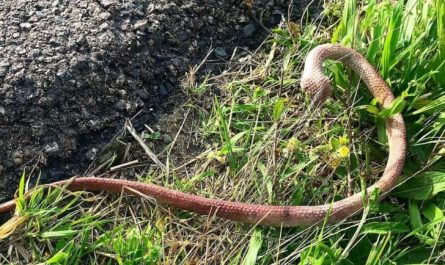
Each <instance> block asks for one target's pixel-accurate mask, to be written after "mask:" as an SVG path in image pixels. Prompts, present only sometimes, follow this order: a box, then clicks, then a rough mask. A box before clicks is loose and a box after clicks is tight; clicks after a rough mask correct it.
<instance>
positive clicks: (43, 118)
mask: <svg viewBox="0 0 445 265" xmlns="http://www.w3.org/2000/svg"><path fill="white" fill-rule="evenodd" d="M290 2H291V1H289V0H287V1H269V0H257V1H255V2H254V6H253V10H252V11H253V12H247V8H246V5H245V3H244V1H239V0H238V1H235V0H231V1H214V0H182V1H171V0H169V1H167V0H155V1H142V0H133V1H118V0H96V1H91V0H75V1H68V0H51V1H49V0H38V1H35V0H27V1H18V0H6V1H2V2H1V3H0V150H1V152H0V201H4V200H5V199H7V198H10V197H11V196H12V194H13V192H14V190H15V188H13V187H17V182H18V176H19V175H20V172H21V171H22V170H23V168H24V167H26V166H33V167H35V168H36V169H38V170H41V172H42V178H41V179H42V181H43V182H47V181H53V180H58V179H62V178H66V177H69V176H71V175H73V174H79V173H82V171H83V170H85V169H86V167H87V166H88V164H89V163H91V161H92V160H93V159H94V157H95V155H96V153H97V152H98V150H100V149H101V148H102V147H103V146H104V144H106V143H107V142H109V141H110V139H111V138H112V137H113V135H115V134H116V132H117V131H118V130H119V129H121V128H122V125H123V122H124V120H125V119H126V118H129V117H133V116H134V115H135V114H138V115H137V116H136V118H135V119H134V124H135V127H136V129H140V128H142V127H143V125H144V124H150V123H153V122H155V121H156V120H157V118H158V117H159V115H160V114H161V113H164V112H168V111H170V110H171V109H173V108H174V106H175V105H176V103H177V101H176V100H175V101H172V100H170V101H168V100H167V99H168V98H169V97H170V96H171V95H172V94H177V93H178V91H179V88H180V82H179V78H180V77H181V76H183V75H184V73H185V72H186V71H187V70H188V69H189V68H190V67H192V66H193V65H196V64H199V63H200V62H201V61H202V60H203V59H204V58H205V56H206V54H207V53H208V51H209V49H210V48H211V47H212V48H214V52H213V53H212V55H211V56H210V57H209V62H210V63H207V64H206V66H205V67H204V68H202V71H203V72H209V71H212V72H214V73H217V72H219V71H220V69H222V68H223V67H224V62H226V61H227V60H228V59H229V58H230V56H231V54H232V52H233V50H234V48H235V47H242V48H243V49H244V50H249V49H254V48H256V47H257V45H258V44H259V43H261V41H263V39H264V37H265V36H266V34H267V33H266V32H265V31H264V30H262V28H261V27H260V26H259V25H258V23H257V22H256V21H255V19H252V14H253V16H254V17H257V18H259V19H260V20H261V21H262V23H263V24H264V25H265V26H266V27H269V26H273V25H276V24H277V23H278V22H279V21H280V20H281V17H282V16H284V17H287V15H288V5H289V3H290ZM308 2H310V1H299V2H298V6H294V8H293V11H292V14H291V16H293V17H295V18H297V17H299V15H300V14H301V13H302V10H303V9H304V8H305V7H306V5H307V4H308ZM296 5H297V3H296ZM314 7H315V6H314ZM177 98H178V97H176V99H177ZM179 98H180V97H179ZM168 102H170V103H168Z"/></svg>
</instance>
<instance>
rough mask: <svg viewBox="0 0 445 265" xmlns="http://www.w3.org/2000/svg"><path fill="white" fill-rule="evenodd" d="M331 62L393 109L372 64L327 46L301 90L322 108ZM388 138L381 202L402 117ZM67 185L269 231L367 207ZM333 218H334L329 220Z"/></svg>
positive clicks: (351, 201)
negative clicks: (248, 201) (144, 197)
mask: <svg viewBox="0 0 445 265" xmlns="http://www.w3.org/2000/svg"><path fill="white" fill-rule="evenodd" d="M326 59H332V60H339V61H341V62H342V63H344V64H345V65H347V66H348V67H349V68H351V69H352V70H353V71H354V72H355V73H356V74H357V75H358V76H359V77H360V78H361V79H362V80H363V81H364V82H365V84H366V85H367V86H368V88H369V89H370V91H371V93H372V94H373V96H374V98H375V99H376V100H377V101H378V102H379V103H380V104H381V105H382V106H383V107H388V106H389V105H390V104H391V102H392V101H393V100H394V96H393V94H392V93H391V91H390V89H389V88H388V86H387V85H386V83H385V81H384V80H383V79H382V78H381V77H380V75H379V74H378V72H377V71H376V70H375V69H374V67H372V65H371V64H369V63H368V62H367V60H366V59H365V58H364V57H363V56H362V55H361V54H359V53H358V52H356V51H354V50H352V49H349V48H345V47H343V46H339V45H331V44H324V45H320V46H317V47H316V48H314V49H313V50H312V51H311V52H310V53H309V54H308V56H307V59H306V63H305V67H304V72H303V75H302V78H301V87H302V89H303V90H305V91H307V92H308V93H309V94H310V95H311V96H312V97H313V100H314V103H315V104H314V105H315V106H320V105H321V104H322V103H323V102H324V101H325V100H326V99H327V98H328V97H329V96H330V95H331V85H330V81H329V78H328V77H327V76H325V75H324V74H323V68H322V64H323V62H324V61H325V60H326ZM386 132H387V135H388V143H389V158H388V162H387V165H386V168H385V170H384V172H383V175H382V176H381V178H380V179H379V180H378V181H377V182H376V183H375V184H373V185H372V186H370V187H369V188H368V189H367V193H368V194H371V192H372V191H373V190H374V189H376V188H378V189H380V194H382V197H383V196H384V195H386V194H387V193H388V192H389V191H390V190H391V189H392V188H393V187H394V186H395V185H396V183H397V180H398V176H399V175H400V173H401V171H402V168H403V163H404V159H405V152H406V140H405V125H404V122H403V118H402V116H401V114H396V115H393V116H391V117H389V118H388V119H387V120H386ZM53 184H54V185H67V188H68V189H70V190H90V191H107V192H112V193H120V192H122V191H123V192H125V193H127V194H128V193H129V194H136V195H137V194H138V193H142V194H145V195H147V196H150V197H153V198H155V199H156V200H157V201H159V202H160V203H164V204H167V205H170V206H173V207H176V208H180V209H184V210H187V211H191V212H195V213H198V214H215V215H216V216H219V217H222V218H226V219H230V220H234V221H238V222H243V223H249V224H260V225H266V226H299V225H303V226H308V225H313V224H317V223H320V222H322V221H323V220H324V219H325V218H328V220H329V222H331V223H333V222H337V221H339V220H342V219H344V218H347V217H348V216H350V215H352V214H354V213H356V212H358V211H359V210H360V209H361V208H362V207H363V202H362V201H363V198H362V193H356V194H354V195H352V196H350V197H347V198H345V199H342V200H340V201H336V202H334V203H331V204H325V205H317V206H277V205H258V204H245V203H239V202H229V201H223V200H217V199H208V198H204V197H200V196H196V195H191V194H187V193H183V192H179V191H175V190H171V189H167V188H164V187H160V186H157V185H153V184H146V183H140V182H135V181H128V180H121V179H107V178H96V177H77V178H74V179H72V180H65V181H59V182H55V183H53ZM135 191H136V192H135ZM14 207H15V200H12V201H9V202H5V203H3V204H0V213H1V212H6V211H10V210H12V209H14ZM327 215H329V216H327Z"/></svg>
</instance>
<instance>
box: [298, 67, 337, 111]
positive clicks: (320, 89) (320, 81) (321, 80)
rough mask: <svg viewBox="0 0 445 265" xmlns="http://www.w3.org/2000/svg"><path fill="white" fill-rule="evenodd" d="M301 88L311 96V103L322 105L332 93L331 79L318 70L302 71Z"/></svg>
mask: <svg viewBox="0 0 445 265" xmlns="http://www.w3.org/2000/svg"><path fill="white" fill-rule="evenodd" d="M301 88H302V89H303V91H305V92H306V93H308V94H309V95H310V96H311V97H312V104H314V105H315V106H317V107H318V106H320V105H322V104H323V103H324V102H325V101H326V99H328V98H329V97H330V96H331V94H332V87H331V81H330V80H329V78H328V77H327V76H325V75H323V74H322V73H321V72H319V71H313V72H312V73H309V72H308V71H304V72H303V75H302V77H301Z"/></svg>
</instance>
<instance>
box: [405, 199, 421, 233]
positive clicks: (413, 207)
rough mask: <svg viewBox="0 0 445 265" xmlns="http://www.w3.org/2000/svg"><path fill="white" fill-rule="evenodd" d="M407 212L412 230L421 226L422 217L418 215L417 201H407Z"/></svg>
mask: <svg viewBox="0 0 445 265" xmlns="http://www.w3.org/2000/svg"><path fill="white" fill-rule="evenodd" d="M408 213H409V220H410V223H411V227H412V228H413V230H416V229H418V228H420V227H422V226H423V223H422V217H421V216H420V211H419V205H418V202H417V201H414V200H409V201H408Z"/></svg>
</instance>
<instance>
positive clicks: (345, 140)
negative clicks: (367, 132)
mask: <svg viewBox="0 0 445 265" xmlns="http://www.w3.org/2000/svg"><path fill="white" fill-rule="evenodd" d="M338 142H339V143H340V144H341V145H346V144H348V143H349V139H348V137H347V136H341V137H340V138H338Z"/></svg>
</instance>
